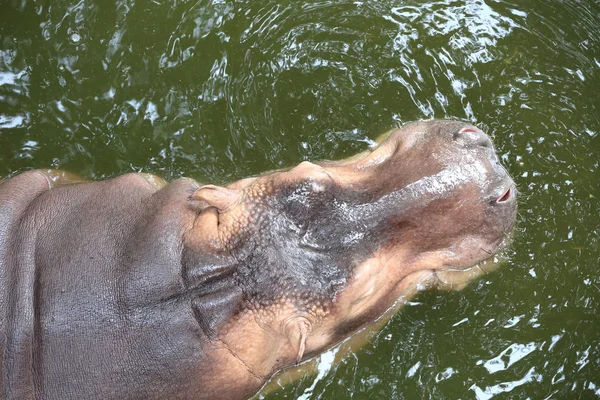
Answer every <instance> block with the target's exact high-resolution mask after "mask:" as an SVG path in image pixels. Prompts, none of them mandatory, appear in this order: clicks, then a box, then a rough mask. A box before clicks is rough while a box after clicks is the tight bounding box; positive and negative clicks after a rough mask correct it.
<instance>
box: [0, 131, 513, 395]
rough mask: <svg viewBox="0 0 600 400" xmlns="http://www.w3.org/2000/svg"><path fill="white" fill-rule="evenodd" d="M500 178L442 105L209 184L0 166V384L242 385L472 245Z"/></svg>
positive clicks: (489, 248) (497, 219)
mask: <svg viewBox="0 0 600 400" xmlns="http://www.w3.org/2000/svg"><path fill="white" fill-rule="evenodd" d="M515 213H516V201H515V189H514V183H513V182H512V180H511V179H510V177H509V176H508V174H507V173H506V171H505V170H504V169H503V168H502V167H501V166H500V165H499V164H498V161H497V158H496V155H495V154H494V151H493V147H492V146H491V142H490V141H489V138H488V137H487V136H486V135H485V134H484V133H483V132H481V131H479V130H478V129H476V128H474V127H472V126H470V125H468V124H464V123H462V122H457V121H430V122H421V123H417V124H411V125H408V126H406V127H405V128H403V129H399V130H396V131H394V132H392V134H390V135H389V138H388V139H387V140H385V141H384V142H383V143H382V144H381V145H380V146H378V147H377V148H376V149H375V150H373V151H372V152H371V151H369V152H365V153H364V154H362V155H359V156H357V157H354V158H352V159H349V160H345V161H340V162H323V163H319V164H311V163H306V162H305V163H302V164H300V165H299V166H297V167H295V168H292V169H288V170H282V171H275V172H271V173H267V174H264V175H261V176H259V177H255V178H249V179H244V180H241V181H238V182H235V183H232V184H231V185H228V186H227V187H218V186H213V185H205V186H201V185H199V184H198V183H197V182H195V181H194V180H191V179H185V178H182V179H179V180H177V181H175V182H172V183H170V184H166V183H164V182H163V181H161V180H160V179H159V178H156V177H153V176H150V175H143V174H127V175H124V176H120V177H117V178H114V179H110V180H107V181H103V182H87V183H82V182H77V183H74V182H70V181H69V180H68V179H67V178H66V175H64V174H62V173H60V172H58V171H29V172H25V173H23V174H20V175H17V176H15V177H13V178H11V179H9V180H7V181H5V182H3V183H0V285H1V288H0V296H1V297H0V300H1V302H0V321H1V322H0V323H1V325H0V331H1V334H0V360H2V364H0V365H2V369H1V372H2V373H1V375H0V388H1V390H2V395H3V398H6V399H29V398H40V399H79V398H102V399H113V398H114V399H154V398H156V399H164V398H182V399H221V398H223V399H242V398H247V397H249V396H251V395H252V394H253V393H255V392H256V391H257V390H258V389H259V388H260V387H261V386H262V385H263V384H264V383H265V382H266V381H267V380H268V378H269V377H270V376H271V375H272V374H273V373H275V372H276V371H278V370H280V369H282V368H284V367H286V366H290V365H293V364H295V363H298V362H300V361H302V360H304V359H307V358H309V357H311V356H312V355H314V354H318V353H319V352H321V351H323V350H325V349H326V348H328V347H330V346H332V345H333V344H335V343H338V342H339V341H340V340H343V339H344V338H346V337H348V336H349V335H351V334H353V333H354V332H356V331H357V330H359V329H361V328H363V327H364V326H366V325H368V324H369V323H370V322H372V321H374V320H375V319H376V318H377V317H379V316H380V315H381V314H383V313H384V312H385V311H386V310H387V309H388V308H389V307H390V306H391V305H392V304H393V303H394V302H395V301H396V299H397V298H398V297H399V296H400V295H402V294H403V293H404V291H405V290H406V288H407V286H408V285H409V284H410V283H411V282H414V280H415V279H417V278H418V279H419V281H420V282H422V281H424V279H423V277H424V276H425V277H426V278H427V279H431V280H433V279H434V278H435V276H436V271H437V272H440V271H447V270H460V269H464V268H466V267H468V266H471V265H473V264H475V263H477V262H479V261H482V260H483V259H485V258H487V257H489V255H490V254H491V253H492V252H494V251H495V250H496V249H497V248H499V247H500V246H502V243H503V242H504V241H505V238H506V236H507V235H508V234H509V233H510V231H511V230H512V227H513V224H514V219H515Z"/></svg>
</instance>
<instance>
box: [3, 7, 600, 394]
mask: <svg viewBox="0 0 600 400" xmlns="http://www.w3.org/2000/svg"><path fill="white" fill-rule="evenodd" d="M1 10H2V11H1V12H0V176H1V177H6V176H10V175H12V174H15V173H18V172H21V171H24V170H27V169H30V168H49V167H52V168H62V169H66V170H68V171H70V172H74V173H77V174H79V175H81V176H83V177H86V178H90V179H103V178H108V177H111V176H114V175H117V174H122V173H125V172H130V171H145V172H152V173H155V174H158V175H160V176H163V177H166V178H167V179H174V178H177V177H179V176H183V175H186V176H190V177H193V178H196V179H198V180H201V181H204V182H211V183H224V182H229V181H232V180H234V179H238V178H241V177H244V176H248V175H251V174H256V173H259V172H261V171H265V170H269V169H274V168H279V167H282V166H289V165H292V164H296V163H298V162H300V161H302V160H306V159H311V160H318V159H325V158H327V159H336V158H342V157H346V156H350V155H352V154H354V153H356V152H358V151H360V150H364V149H366V148H367V147H368V144H369V143H370V142H372V140H373V139H375V138H376V137H377V136H378V135H379V134H380V133H382V132H384V131H386V130H387V129H390V128H392V127H395V126H398V125H401V124H402V123H404V122H408V121H411V120H415V119H429V118H445V117H451V118H460V119H464V120H467V121H472V122H474V123H476V124H478V125H479V126H481V127H483V128H484V129H485V130H486V131H488V132H489V133H490V134H491V135H492V136H493V138H494V142H495V144H496V147H497V149H498V152H499V154H501V155H502V158H503V160H504V164H505V165H506V166H507V168H508V169H509V170H510V172H511V174H512V175H513V176H514V178H515V181H516V182H517V184H518V186H519V189H520V193H521V195H520V213H519V214H520V215H519V225H518V232H517V235H516V240H515V243H514V245H513V249H512V251H511V253H510V254H509V259H508V261H507V262H506V265H504V266H503V267H502V268H501V269H500V270H498V271H496V272H493V273H491V274H489V275H487V276H485V277H484V278H482V279H479V280H478V281H477V282H475V283H474V284H472V285H470V286H469V287H468V288H467V289H465V290H463V291H462V292H457V293H452V292H451V293H447V292H444V293H435V292H432V293H425V294H422V295H420V296H419V297H417V299H416V300H415V302H413V303H411V305H410V306H408V307H405V308H404V309H403V310H402V311H401V312H400V313H399V314H398V315H397V316H396V317H395V318H393V319H392V320H391V321H390V322H389V323H388V324H386V325H385V327H384V328H383V330H382V332H381V333H380V334H378V335H376V336H375V337H374V340H373V341H372V342H371V343H370V344H368V345H367V346H366V347H365V348H364V349H362V350H360V351H358V352H356V353H355V354H353V355H350V356H349V357H346V358H345V359H344V361H343V362H342V363H341V364H339V365H335V364H334V363H331V358H332V354H326V355H324V356H323V357H322V359H321V360H320V362H319V367H320V368H319V372H318V373H317V374H314V375H307V376H305V377H304V378H303V379H301V380H300V381H298V382H296V383H295V384H293V385H291V386H285V387H284V388H280V389H278V390H276V391H275V392H272V393H270V394H267V395H266V397H267V398H269V399H276V398H277V399H279V398H288V399H295V398H302V399H341V398H352V399H373V398H377V399H380V398H381V399H388V398H390V399H415V398H440V399H441V398H444V399H445V398H462V399H472V398H474V399H490V398H523V399H525V398H532V399H542V398H553V399H562V398H565V399H567V398H586V399H587V398H598V397H600V313H599V307H600V272H599V269H598V268H599V264H600V262H599V261H600V251H599V248H598V247H599V226H600V216H599V215H600V212H599V211H600V210H599V205H598V200H599V199H600V190H599V187H598V181H599V180H600V176H599V173H598V169H599V168H598V164H599V161H598V160H599V158H598V152H599V150H600V139H599V136H600V101H599V100H598V98H599V97H600V96H599V95H600V82H599V80H600V4H599V3H598V2H596V1H594V0H587V1H583V0H582V1H575V0H571V1H566V0H565V1H559V0H518V1H510V2H506V1H502V2H499V1H492V0H485V1H484V0H472V1H466V0H437V1H428V2H423V1H414V0H407V1H400V0H393V1H392V0H382V1H336V2H333V1H306V0H302V1H267V0H253V1H232V0H215V1H212V2H211V1H199V2H194V1H182V0H169V1H167V0H152V1H140V0H138V1H135V0H117V1H114V2H106V1H99V0H97V1H88V0H81V1H79V2H77V1H67V0H56V1H53V2H47V1H41V0H38V1H30V0H3V2H2V6H1ZM334 351H335V350H334Z"/></svg>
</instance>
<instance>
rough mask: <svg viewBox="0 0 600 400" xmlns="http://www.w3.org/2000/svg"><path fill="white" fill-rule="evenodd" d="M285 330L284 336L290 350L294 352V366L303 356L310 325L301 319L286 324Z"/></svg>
mask: <svg viewBox="0 0 600 400" xmlns="http://www.w3.org/2000/svg"><path fill="white" fill-rule="evenodd" d="M286 328H287V329H286V334H287V337H288V340H289V342H290V344H291V345H292V348H293V349H294V350H295V353H296V364H298V363H300V361H302V356H304V350H305V349H306V339H307V338H308V333H309V332H310V324H309V322H308V321H307V320H306V319H304V318H301V319H300V320H296V321H294V322H292V323H290V324H288V325H287V327H286Z"/></svg>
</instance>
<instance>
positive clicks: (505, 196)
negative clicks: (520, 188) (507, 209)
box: [496, 188, 512, 203]
mask: <svg viewBox="0 0 600 400" xmlns="http://www.w3.org/2000/svg"><path fill="white" fill-rule="evenodd" d="M511 196H512V189H511V188H508V189H507V190H506V192H504V194H503V195H502V196H500V197H498V200H496V203H504V202H506V201H508V200H509V199H510V198H511Z"/></svg>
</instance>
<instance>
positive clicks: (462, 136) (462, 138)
mask: <svg viewBox="0 0 600 400" xmlns="http://www.w3.org/2000/svg"><path fill="white" fill-rule="evenodd" d="M454 139H455V140H457V141H458V142H460V143H462V144H463V145H475V146H483V147H487V148H490V149H491V148H493V145H492V141H491V140H490V138H489V137H488V135H486V134H485V133H483V132H482V131H481V130H479V129H477V128H474V127H465V128H462V129H461V130H460V131H458V133H456V134H455V135H454Z"/></svg>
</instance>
